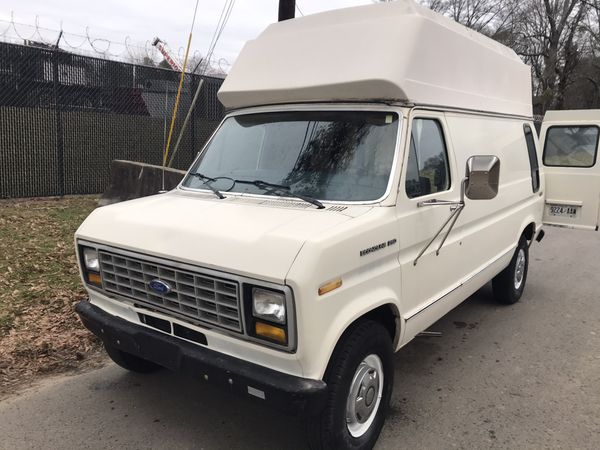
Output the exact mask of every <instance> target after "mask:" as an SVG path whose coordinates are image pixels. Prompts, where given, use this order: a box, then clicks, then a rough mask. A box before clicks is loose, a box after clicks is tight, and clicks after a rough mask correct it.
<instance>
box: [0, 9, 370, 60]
mask: <svg viewBox="0 0 600 450" xmlns="http://www.w3.org/2000/svg"><path fill="white" fill-rule="evenodd" d="M372 2H373V0H297V4H298V6H299V8H300V10H301V11H302V13H303V14H304V15H308V14H314V13H316V12H320V11H325V10H330V9H337V8H344V7H348V6H358V5H364V4H370V3H372ZM195 3H196V2H195V0H168V1H157V0H145V1H144V0H120V1H119V0H101V1H89V0H88V1H82V0H51V1H49V0H0V39H2V34H3V32H4V33H5V35H4V36H5V37H6V36H9V37H12V38H13V40H14V39H15V38H18V37H19V36H22V37H29V36H33V38H32V40H43V41H46V42H54V41H55V39H56V38H57V35H58V33H57V31H58V30H59V29H60V28H61V24H62V29H63V30H64V31H65V33H66V34H65V37H66V38H67V41H68V43H69V44H70V45H72V46H73V47H76V46H78V45H81V47H80V49H81V50H82V53H87V52H92V49H91V48H88V47H89V44H88V43H87V42H86V40H85V35H86V30H87V33H88V34H89V36H90V37H91V38H92V40H94V39H98V40H96V41H94V45H95V47H96V50H99V51H101V52H102V51H107V52H108V53H109V54H113V55H125V54H126V52H127V49H126V47H125V42H126V40H127V43H128V44H129V53H138V52H143V49H144V48H145V47H149V48H150V45H149V42H150V41H151V40H152V39H153V38H154V37H155V36H158V37H160V38H161V39H162V40H164V41H166V42H167V43H168V45H169V46H170V47H171V49H172V50H173V53H175V54H176V55H179V57H180V58H181V59H182V57H183V50H184V47H185V44H186V43H187V38H188V35H189V31H190V26H191V21H192V15H193V11H194V6H195ZM224 4H225V0H200V3H199V6H198V14H197V17H196V24H195V27H194V32H193V38H192V50H191V52H190V54H194V53H196V54H198V53H199V54H202V55H204V54H206V51H207V49H208V46H209V43H210V40H211V38H212V36H213V33H214V31H215V27H216V24H217V22H218V20H219V17H220V15H221V11H222V8H223V5H224ZM277 10H278V0H236V3H235V5H234V7H233V10H232V13H231V16H230V19H229V22H228V23H227V26H226V28H225V29H224V31H223V34H222V36H221V39H220V40H219V42H218V44H217V47H216V48H215V52H214V55H215V59H220V58H225V60H226V61H227V62H229V63H233V62H234V61H235V58H236V56H237V54H238V53H239V51H240V50H241V48H242V46H243V45H244V42H246V41H247V40H249V39H252V38H254V37H256V36H257V35H258V34H259V33H260V32H261V31H262V30H263V29H264V28H265V27H266V26H267V25H269V24H270V23H272V22H275V21H277ZM296 15H297V16H299V15H300V14H299V13H298V11H297V12H296ZM11 17H12V20H13V21H14V22H15V23H16V32H15V30H14V28H13V27H12V26H11V25H10V21H11ZM36 17H37V19H36ZM36 23H37V25H38V28H39V34H40V35H41V37H40V36H38V35H36V34H35V32H36V31H35V30H36V28H35V24H36ZM6 30H8V31H6ZM75 35H79V36H81V37H78V36H75ZM104 39H106V40H107V41H111V42H112V43H110V44H109V43H108V42H106V41H104ZM223 64H224V65H225V66H226V65H227V64H226V63H225V62H224V63H223Z"/></svg>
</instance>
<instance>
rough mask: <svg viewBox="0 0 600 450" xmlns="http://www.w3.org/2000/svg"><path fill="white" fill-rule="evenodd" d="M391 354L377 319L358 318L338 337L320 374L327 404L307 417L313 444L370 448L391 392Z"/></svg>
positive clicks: (380, 425)
mask: <svg viewBox="0 0 600 450" xmlns="http://www.w3.org/2000/svg"><path fill="white" fill-rule="evenodd" d="M393 354H394V353H393V349H392V340H391V338H390V335H389V333H388V331H387V330H386V329H385V328H384V327H383V326H382V325H381V324H380V323H378V322H374V321H371V320H369V321H364V322H361V323H359V324H358V325H356V326H354V327H353V328H352V329H350V330H349V331H348V332H347V333H346V334H345V335H344V336H343V337H342V339H341V341H340V343H339V344H338V346H337V347H336V349H335V351H334V353H333V356H332V359H331V361H330V363H329V366H328V368H327V372H326V374H325V381H326V382H327V386H328V389H329V392H328V398H327V405H326V407H325V409H324V410H323V411H322V412H321V414H320V415H318V416H315V417H310V418H309V419H308V424H307V425H308V427H307V431H308V433H307V434H308V441H309V445H310V447H311V448H312V449H321V450H324V449H355V450H363V449H371V448H373V446H374V445H375V442H376V441H377V438H378V437H379V433H380V432H381V428H382V427H383V424H384V422H385V417H386V414H387V410H388V406H389V402H390V398H391V395H392V387H393V384H394V364H393Z"/></svg>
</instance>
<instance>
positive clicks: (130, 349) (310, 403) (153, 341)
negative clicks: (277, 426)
mask: <svg viewBox="0 0 600 450" xmlns="http://www.w3.org/2000/svg"><path fill="white" fill-rule="evenodd" d="M75 309H76V311H77V313H78V314H79V317H80V318H81V321H82V322H83V324H84V325H85V327H86V328H87V329H88V330H90V331H91V332H92V333H94V334H95V335H96V336H98V337H99V338H100V339H102V341H103V342H104V343H106V344H108V345H111V346H113V347H116V348H119V349H121V350H123V351H124V352H127V353H131V354H133V355H135V356H138V357H140V358H143V359H146V360H148V361H152V362H154V363H156V364H159V365H161V366H163V367H166V368H168V369H170V370H173V371H176V372H184V373H187V374H189V375H191V376H192V377H195V378H197V379H198V380H199V381H200V380H202V381H204V380H206V378H207V377H208V382H209V383H213V384H216V385H220V386H222V387H223V388H225V389H227V390H230V391H235V392H238V393H240V394H242V395H244V396H247V397H250V398H257V396H256V391H254V390H252V388H253V389H256V390H258V391H262V392H263V393H264V400H260V401H264V402H265V403H268V404H270V405H272V406H274V407H276V408H278V409H281V410H283V411H286V412H289V413H293V414H316V413H318V412H319V411H320V410H321V409H322V408H323V406H324V403H325V397H326V392H327V385H326V383H325V382H323V381H320V380H312V379H307V378H300V377H295V376H293V375H288V374H285V373H281V372H278V371H276V370H272V369H268V368H266V367H263V366H259V365H257V364H253V363H249V362H247V361H244V360H241V359H238V358H234V357H232V356H228V355H224V354H222V353H219V352H216V351H213V350H210V349H209V348H206V347H202V346H200V345H195V344H192V343H189V342H187V341H184V340H182V339H179V338H176V337H173V336H170V335H168V334H165V333H161V332H158V331H154V330H152V329H149V328H147V327H144V326H140V325H136V324H133V323H131V322H128V321H126V320H124V319H121V318H119V317H115V316H112V315H110V314H108V313H107V312H105V311H104V310H102V309H100V308H98V307H97V306H94V305H92V304H91V303H90V302H89V301H81V302H79V303H78V304H77V306H76V308H75ZM249 388H251V389H250V390H252V392H255V395H251V394H250V393H249ZM258 395H259V396H260V394H258ZM259 398H260V397H259Z"/></svg>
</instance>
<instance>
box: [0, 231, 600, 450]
mask: <svg viewBox="0 0 600 450" xmlns="http://www.w3.org/2000/svg"><path fill="white" fill-rule="evenodd" d="M599 255H600V233H592V232H574V231H567V230H560V229H549V230H547V235H546V239H545V240H544V241H543V242H542V243H541V244H535V245H534V247H533V249H532V253H531V265H530V272H529V279H528V285H527V288H526V291H525V295H524V297H523V298H522V300H521V302H520V303H519V304H517V305H514V306H509V307H504V306H498V305H496V304H495V303H494V301H493V299H492V296H491V290H490V287H489V286H488V287H485V288H483V289H482V290H481V291H480V292H478V293H477V294H476V295H474V296H473V297H471V298H470V299H469V300H467V301H466V302H465V303H463V304H462V305H461V306H459V307H458V308H457V309H455V310H454V311H452V312H451V313H450V314H449V315H448V316H446V317H444V318H443V319H442V320H440V321H439V322H438V323H437V324H436V325H435V326H434V327H432V330H436V331H441V332H443V337H441V338H418V339H416V340H415V341H413V342H412V343H411V344H409V345H408V346H406V347H405V348H404V349H402V350H401V351H400V352H399V353H398V354H397V355H396V380H395V387H394V395H393V399H392V412H391V414H390V417H389V418H388V421H387V424H386V426H385V428H384V430H383V432H382V435H381V437H380V439H379V442H378V445H377V448H379V449H398V448H408V449H417V448H418V449H448V448H470V449H485V448H510V449H514V448H519V449H522V448H535V449H538V448H569V449H575V448H578V449H597V448H599V446H600V299H599V298H598V295H597V290H596V288H597V284H598V282H599V281H600V276H599V275H598V272H599V269H600V261H599ZM0 448H3V449H11V450H16V449H23V448H53V449H84V448H94V449H97V448H106V449H109V448H110V449H113V448H119V449H129V448H156V449H159V448H178V449H187V448H190V449H191V448H205V449H223V448H227V449H234V448H244V449H255V448H256V449H264V448H269V449H283V448H286V449H287V448H304V437H303V431H302V427H301V425H300V423H299V422H298V421H297V420H295V419H294V418H292V417H287V416H285V415H281V414H279V413H277V412H275V411H272V410H270V409H268V408H266V407H264V406H263V405H261V404H259V403H257V402H255V401H251V400H246V399H241V398H238V397H235V396H233V395H232V394H230V393H227V392H222V391H219V390H214V389H212V388H211V387H209V386H208V385H205V384H203V383H202V382H197V381H194V380H191V379H189V378H185V377H181V376H177V375H174V374H171V373H168V372H161V373H159V374H155V375H150V376H140V375H134V374H130V373H127V372H125V371H123V370H121V369H119V368H118V367H116V366H115V365H112V364H111V365H110V366H108V367H105V368H103V369H100V370H97V371H94V372H90V373H87V374H83V375H77V376H72V377H63V378H59V379H56V380H52V381H50V382H48V383H45V384H44V385H43V386H41V387H39V388H36V389H34V390H32V391H30V392H27V393H25V394H22V395H19V396H15V397H12V398H9V399H7V400H4V401H3V402H1V403H0Z"/></svg>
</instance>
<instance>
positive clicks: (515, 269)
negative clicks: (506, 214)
mask: <svg viewBox="0 0 600 450" xmlns="http://www.w3.org/2000/svg"><path fill="white" fill-rule="evenodd" d="M528 268H529V244H528V243H527V239H525V236H521V239H519V244H518V245H517V249H516V250H515V254H514V255H513V257H512V259H511V261H510V264H509V265H508V267H507V268H506V269H504V270H503V271H502V272H500V273H499V274H498V275H496V277H495V278H494V279H493V280H492V288H493V291H494V298H495V299H496V301H498V302H499V303H504V304H506V305H512V304H514V303H517V302H518V301H519V299H520V298H521V296H522V295H523V291H524V290H525V282H526V281H527V270H528Z"/></svg>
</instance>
